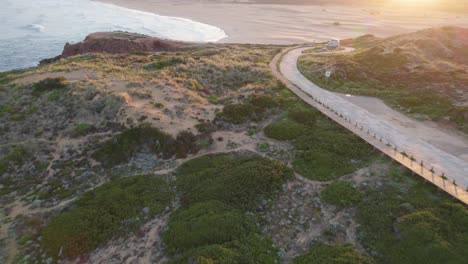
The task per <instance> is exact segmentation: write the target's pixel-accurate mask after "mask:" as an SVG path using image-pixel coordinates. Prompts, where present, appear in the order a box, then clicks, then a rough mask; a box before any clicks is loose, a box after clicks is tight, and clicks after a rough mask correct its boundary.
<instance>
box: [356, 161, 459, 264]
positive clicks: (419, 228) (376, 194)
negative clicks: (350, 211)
mask: <svg viewBox="0 0 468 264" xmlns="http://www.w3.org/2000/svg"><path fill="white" fill-rule="evenodd" d="M357 212H358V223H359V225H360V227H359V229H358V232H359V233H360V236H361V239H360V240H361V244H362V245H363V246H364V248H365V249H366V251H367V252H376V255H375V256H376V258H377V260H378V261H379V262H380V263H402V264H436V263H464V262H466V259H467V258H468V252H467V251H466V248H467V247H468V209H467V208H466V207H465V206H463V205H461V204H457V203H454V202H453V201H451V198H449V197H448V196H447V195H445V194H444V193H440V192H437V190H436V189H435V188H428V186H427V185H426V184H425V183H424V182H423V181H422V180H419V179H417V178H413V177H411V176H410V174H409V173H406V174H404V173H402V172H400V171H399V170H398V169H397V168H392V169H391V170H390V172H389V173H388V174H387V175H385V177H383V178H382V186H381V187H379V189H376V190H369V191H368V192H367V193H366V194H365V196H363V201H362V202H361V203H359V205H358V211H357Z"/></svg>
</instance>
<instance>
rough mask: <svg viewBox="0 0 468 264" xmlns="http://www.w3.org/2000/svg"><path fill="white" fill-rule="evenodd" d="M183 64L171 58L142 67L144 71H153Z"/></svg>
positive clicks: (180, 60)
mask: <svg viewBox="0 0 468 264" xmlns="http://www.w3.org/2000/svg"><path fill="white" fill-rule="evenodd" d="M181 63H185V61H184V60H183V59H181V58H177V57H172V58H170V59H166V60H162V61H158V62H153V63H150V64H147V65H145V66H144V69H145V70H148V71H154V70H161V69H164V68H167V67H171V66H175V65H177V64H181Z"/></svg>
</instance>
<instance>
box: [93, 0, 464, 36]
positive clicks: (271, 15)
mask: <svg viewBox="0 0 468 264" xmlns="http://www.w3.org/2000/svg"><path fill="white" fill-rule="evenodd" d="M99 1H100V2H105V3H111V4H114V5H117V6H123V7H127V8H131V9H135V10H141V11H146V12H152V13H155V14H158V15H161V16H171V17H180V18H185V19H190V20H193V21H196V22H201V23H205V24H209V25H212V26H215V27H218V28H221V29H222V30H224V31H225V32H226V34H227V35H228V36H227V37H226V38H224V39H221V40H220V41H219V43H250V44H283V45H290V44H301V43H311V42H316V41H326V40H329V39H331V38H340V39H345V38H353V37H358V36H361V35H365V34H372V35H376V36H379V37H389V36H392V35H397V34H403V33H410V32H414V31H417V30H420V29H424V28H429V27H435V26H444V25H457V26H462V27H468V17H467V16H466V15H461V14H460V15H457V14H456V13H448V12H436V11H427V12H421V13H419V14H418V13H415V12H414V11H411V10H406V11H405V10H395V9H386V8H376V7H375V6H367V7H365V6H361V7H358V6H356V5H352V6H337V5H332V4H330V5H322V6H318V5H287V4H269V3H268V1H263V2H262V3H245V2H235V3H234V2H228V3H226V2H224V1H223V2H216V3H213V2H210V1H207V0H200V1H197V2H193V1H189V0H173V1H167V0H135V1H132V2H128V1H125V0H99Z"/></svg>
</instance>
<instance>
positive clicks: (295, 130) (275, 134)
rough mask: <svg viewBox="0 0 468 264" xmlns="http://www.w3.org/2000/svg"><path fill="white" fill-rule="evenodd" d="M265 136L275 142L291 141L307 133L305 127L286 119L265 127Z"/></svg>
mask: <svg viewBox="0 0 468 264" xmlns="http://www.w3.org/2000/svg"><path fill="white" fill-rule="evenodd" d="M264 132H265V135H266V136H267V137H269V138H273V139H277V140H293V139H296V138H298V137H299V136H301V135H302V134H304V133H305V132H307V130H306V127H305V126H304V125H302V124H300V123H297V122H295V121H291V120H288V119H285V120H282V121H279V122H276V123H273V124H270V125H268V126H267V127H265V129H264Z"/></svg>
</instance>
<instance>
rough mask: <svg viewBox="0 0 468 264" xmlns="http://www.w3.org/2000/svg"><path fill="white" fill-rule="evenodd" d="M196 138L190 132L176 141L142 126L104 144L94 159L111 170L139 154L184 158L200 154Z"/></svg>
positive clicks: (144, 125) (181, 134) (181, 135)
mask: <svg viewBox="0 0 468 264" xmlns="http://www.w3.org/2000/svg"><path fill="white" fill-rule="evenodd" d="M196 143H197V137H196V136H195V135H193V134H192V132H190V131H181V132H179V134H178V135H177V138H176V139H174V138H173V137H172V136H171V135H169V134H167V133H165V132H162V131H160V130H159V129H158V128H155V127H151V126H149V125H147V124H143V125H141V126H139V127H136V128H131V129H127V130H125V131H124V132H122V133H121V134H119V135H117V136H115V137H114V138H113V139H111V140H108V141H106V142H104V143H103V144H101V145H100V146H99V148H98V150H96V151H95V152H94V153H93V155H92V156H93V158H94V159H96V160H98V161H99V162H101V163H102V164H103V166H105V167H108V168H109V167H112V166H115V165H118V164H121V163H124V162H127V161H128V160H129V159H130V158H131V157H132V156H133V155H134V154H136V153H153V154H158V155H160V156H161V158H163V159H169V158H172V157H174V155H175V157H176V158H185V157H187V154H194V153H197V152H198V150H199V147H198V145H197V144H196Z"/></svg>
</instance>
